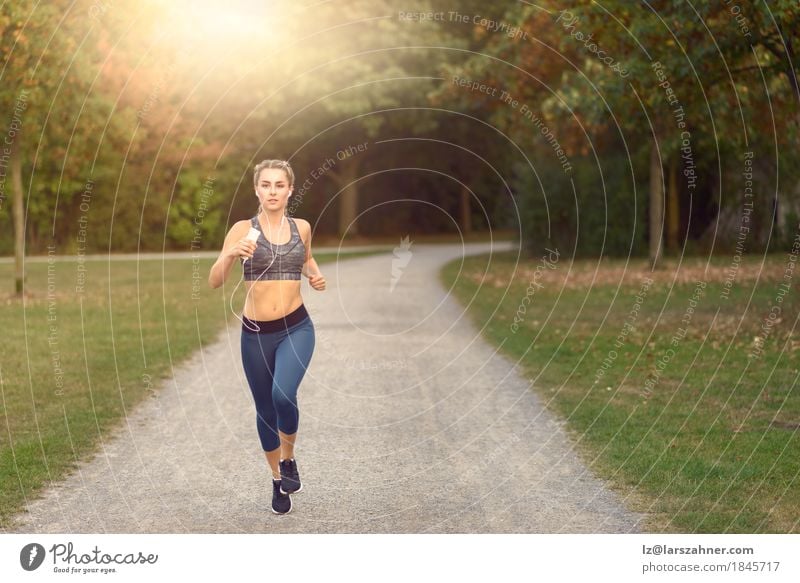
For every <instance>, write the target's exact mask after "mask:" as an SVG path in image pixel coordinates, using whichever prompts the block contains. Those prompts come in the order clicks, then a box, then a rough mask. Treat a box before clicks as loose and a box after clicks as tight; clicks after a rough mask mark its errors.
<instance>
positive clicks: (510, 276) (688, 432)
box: [442, 252, 800, 533]
mask: <svg viewBox="0 0 800 583" xmlns="http://www.w3.org/2000/svg"><path fill="white" fill-rule="evenodd" d="M793 269H794V265H793V264H792V263H791V261H790V260H789V257H788V256H787V255H775V256H770V257H767V258H766V259H762V258H756V257H745V258H744V259H743V260H742V262H741V264H736V265H735V266H734V265H733V264H731V261H730V258H728V259H724V258H720V259H714V260H712V262H711V263H708V262H706V261H705V260H700V259H684V260H683V261H682V262H679V261H678V260H668V261H665V263H664V266H663V267H662V268H661V269H660V270H658V271H656V272H654V273H653V272H650V271H649V270H648V269H647V266H646V264H645V262H644V261H639V260H636V261H628V262H625V261H611V260H603V261H599V262H598V261H597V260H594V261H589V260H585V261H574V262H571V261H569V260H568V259H566V258H565V257H563V256H560V257H559V256H557V255H556V254H554V253H547V252H545V253H544V254H543V256H542V258H535V259H533V260H530V259H526V260H525V261H523V262H519V261H518V260H517V257H516V255H515V254H513V253H504V254H494V255H493V256H491V257H490V256H488V255H483V256H473V257H469V258H467V259H466V260H464V261H463V262H462V260H458V261H454V262H452V263H450V264H448V265H447V266H446V267H445V268H444V269H443V271H442V281H443V283H444V285H445V286H447V287H448V288H450V286H453V287H452V289H453V292H454V293H455V295H456V297H458V298H459V299H460V301H462V302H463V304H464V305H465V306H467V310H468V312H469V314H470V316H471V317H472V319H473V321H474V323H475V324H476V325H477V326H478V328H479V329H481V330H482V333H483V334H484V336H485V337H486V338H487V339H488V340H489V341H491V342H493V343H495V344H497V345H499V346H501V348H502V350H504V351H505V352H506V353H507V354H508V355H509V356H510V357H512V358H513V359H514V360H515V361H518V363H519V366H520V367H521V368H522V370H524V371H525V373H526V375H527V377H528V378H529V379H530V381H531V386H532V390H535V391H536V392H537V393H538V394H539V395H540V396H541V397H542V398H543V401H544V402H545V403H546V406H547V408H548V409H550V410H551V411H553V412H555V413H556V414H558V415H559V416H561V417H562V418H564V419H565V420H566V421H567V427H568V428H569V430H570V434H571V435H572V436H573V439H574V441H575V442H576V445H577V449H578V451H579V452H580V455H581V456H582V458H583V459H584V461H585V463H586V464H587V465H588V466H589V467H590V468H591V469H592V470H593V471H594V472H595V473H596V474H598V475H600V476H602V477H603V478H605V479H607V480H609V483H610V484H611V485H612V487H614V488H615V489H617V490H618V491H619V492H620V493H621V494H622V496H623V498H625V499H626V502H627V503H628V504H629V505H630V506H631V507H632V508H634V509H636V510H639V511H643V512H647V513H648V515H649V516H650V517H651V518H650V522H649V524H648V525H647V528H648V529H649V530H651V531H656V532H697V533H797V532H800V456H798V455H797V452H798V449H799V447H798V446H800V434H799V433H798V429H799V428H800V391H798V369H800V335H798V311H799V309H800V294H798V291H800V287H798V281H797V280H798V277H796V276H795V277H794V278H792V272H793ZM732 275H733V278H732ZM648 281H649V283H648Z"/></svg>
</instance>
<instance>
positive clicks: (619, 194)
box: [515, 154, 647, 257]
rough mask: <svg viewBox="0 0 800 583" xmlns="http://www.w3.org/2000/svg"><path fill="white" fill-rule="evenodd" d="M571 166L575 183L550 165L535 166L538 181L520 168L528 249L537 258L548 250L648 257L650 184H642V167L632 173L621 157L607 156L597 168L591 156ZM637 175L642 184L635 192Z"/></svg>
mask: <svg viewBox="0 0 800 583" xmlns="http://www.w3.org/2000/svg"><path fill="white" fill-rule="evenodd" d="M542 158H545V157H544V156H543V157H542ZM572 164H573V166H574V173H573V175H572V177H571V178H570V177H569V176H566V175H565V174H564V172H563V170H562V168H561V167H560V166H559V165H556V164H552V163H548V162H536V164H535V170H536V173H537V174H538V179H537V178H536V176H535V175H534V173H533V172H532V171H531V170H530V169H529V168H527V167H526V166H524V165H522V164H520V165H518V166H517V168H516V173H515V174H516V176H517V177H518V178H517V180H516V183H515V192H516V193H517V203H518V205H519V209H520V218H521V222H522V225H521V226H522V233H523V235H522V236H523V244H524V246H525V249H527V251H528V252H529V253H530V255H531V256H534V257H538V256H541V255H542V252H543V249H544V247H546V246H550V247H551V248H557V249H558V250H559V252H560V253H563V254H565V255H566V256H571V255H572V254H573V253H575V254H576V255H577V256H605V255H609V256H622V257H625V256H628V255H631V254H633V255H637V254H642V253H645V252H646V250H647V247H646V241H645V238H644V236H645V224H646V223H645V220H644V219H645V211H646V208H647V206H646V201H647V183H646V181H645V182H644V183H642V181H641V180H642V179H641V177H642V173H641V168H639V169H638V171H634V168H632V167H631V162H630V161H629V160H628V159H627V158H626V157H625V156H624V155H622V154H616V155H605V156H604V157H603V158H601V159H600V164H599V165H598V162H597V160H596V159H594V158H588V157H583V158H577V159H574V160H572ZM634 174H635V176H636V177H638V179H639V182H638V183H636V184H635V189H634V183H633V180H634V178H633V175H634ZM542 186H543V187H544V189H542ZM553 246H555V247H553Z"/></svg>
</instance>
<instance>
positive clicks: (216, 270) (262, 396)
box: [208, 160, 325, 514]
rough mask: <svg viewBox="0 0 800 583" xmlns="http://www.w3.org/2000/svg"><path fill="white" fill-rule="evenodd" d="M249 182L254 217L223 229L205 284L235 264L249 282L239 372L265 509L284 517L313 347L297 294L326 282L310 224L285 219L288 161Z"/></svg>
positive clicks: (221, 279) (214, 283) (219, 279)
mask: <svg viewBox="0 0 800 583" xmlns="http://www.w3.org/2000/svg"><path fill="white" fill-rule="evenodd" d="M253 184H254V187H255V191H256V196H257V197H258V201H259V207H258V213H257V214H256V216H254V217H252V218H251V219H249V220H242V221H238V222H237V223H236V224H235V225H233V227H231V230H230V231H228V234H227V236H226V237H225V243H224V245H223V249H222V252H221V253H220V256H219V258H218V259H217V261H216V262H215V263H214V265H213V266H212V268H211V273H210V274H209V276H208V284H209V285H210V286H211V287H212V288H218V287H219V286H221V285H222V284H223V283H225V280H226V279H227V278H228V275H229V274H230V270H231V266H232V265H233V263H234V262H235V261H236V259H237V258H238V259H240V260H241V261H242V269H243V278H244V280H245V281H247V282H248V283H247V295H246V297H245V305H244V312H243V314H242V316H243V317H242V335H241V351H242V366H243V368H244V372H245V376H246V377H247V382H248V384H249V385H250V390H251V391H252V393H253V399H254V401H255V407H256V427H257V429H258V437H259V439H260V440H261V447H262V449H263V450H264V454H265V456H266V458H267V463H268V465H269V467H270V469H271V470H272V477H273V480H272V511H273V512H275V513H276V514H286V513H287V512H289V511H291V509H292V501H291V497H290V496H289V495H290V494H293V493H295V492H299V491H300V490H301V489H302V484H301V482H300V475H299V473H298V470H297V463H296V462H295V459H294V444H295V439H296V438H297V427H298V419H299V411H298V409H297V389H298V387H299V385H300V381H301V380H302V379H303V376H304V375H305V372H306V369H307V368H308V365H309V362H310V361H311V355H312V354H313V352H314V344H315V332H314V324H313V323H312V321H311V318H310V317H309V314H308V312H307V311H306V308H305V305H304V304H303V298H302V297H301V295H300V275H301V274H302V275H305V276H306V277H307V278H308V281H309V284H310V285H311V287H313V288H314V289H315V290H318V291H323V290H324V289H325V278H324V277H323V276H322V273H321V272H320V270H319V267H318V266H317V262H316V261H314V258H313V257H312V255H311V225H310V224H309V223H308V221H305V220H303V219H294V218H292V217H288V216H287V215H286V206H287V202H288V200H289V197H290V196H291V195H292V187H293V185H294V172H293V171H292V168H291V166H289V163H288V162H286V161H284V160H264V161H263V162H261V163H260V164H258V165H257V166H256V167H255V171H254V175H253ZM251 228H253V229H255V230H254V231H251ZM249 233H251V234H252V236H250V237H248V234H249Z"/></svg>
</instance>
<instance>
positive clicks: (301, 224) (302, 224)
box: [290, 217, 311, 230]
mask: <svg viewBox="0 0 800 583" xmlns="http://www.w3.org/2000/svg"><path fill="white" fill-rule="evenodd" d="M290 218H291V219H292V220H293V221H294V222H295V224H296V225H297V228H298V229H305V230H311V223H309V222H308V221H307V220H305V219H299V218H297V217H290Z"/></svg>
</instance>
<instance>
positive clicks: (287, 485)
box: [278, 459, 303, 494]
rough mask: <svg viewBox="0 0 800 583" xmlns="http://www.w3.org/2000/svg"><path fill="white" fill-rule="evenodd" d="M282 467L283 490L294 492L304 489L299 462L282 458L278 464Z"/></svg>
mask: <svg viewBox="0 0 800 583" xmlns="http://www.w3.org/2000/svg"><path fill="white" fill-rule="evenodd" d="M278 465H279V466H280V469H281V492H283V493H284V494H294V493H295V492H299V491H300V490H302V489H303V484H301V483H300V474H299V472H298V471H297V462H296V461H294V459H290V460H281V461H280V463H279V464H278Z"/></svg>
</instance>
